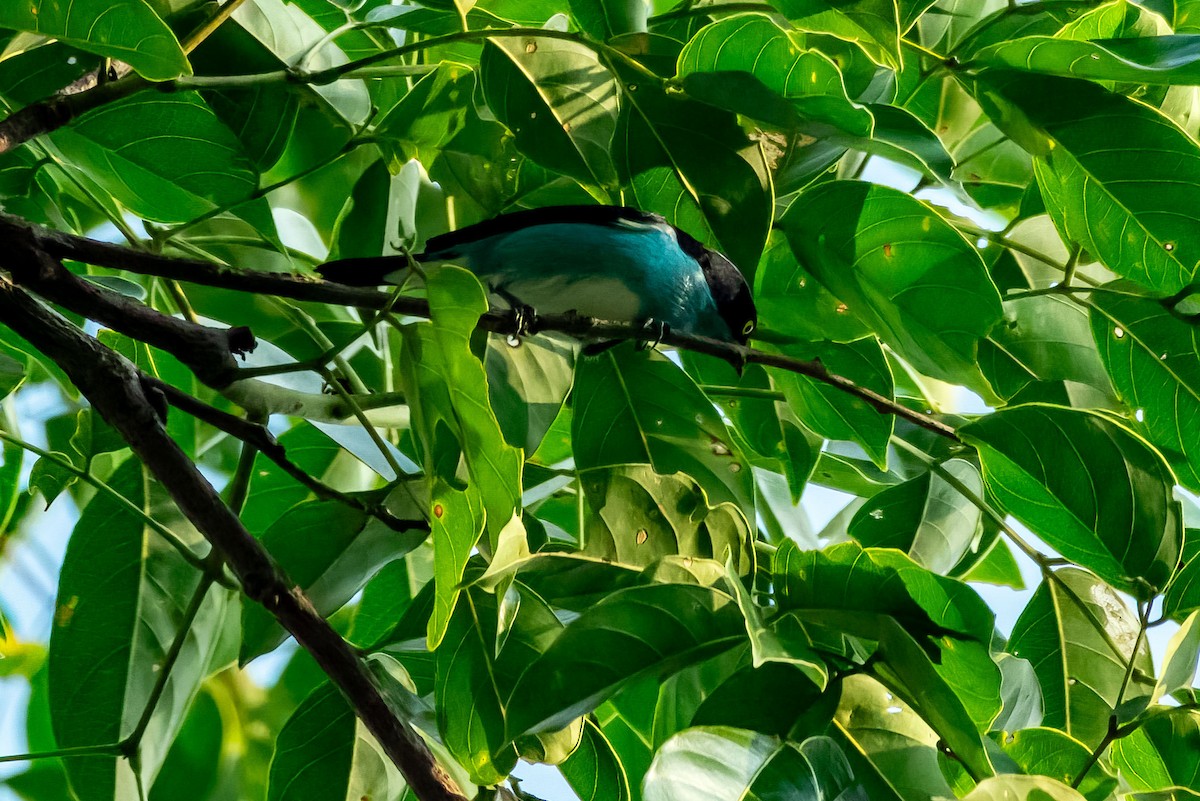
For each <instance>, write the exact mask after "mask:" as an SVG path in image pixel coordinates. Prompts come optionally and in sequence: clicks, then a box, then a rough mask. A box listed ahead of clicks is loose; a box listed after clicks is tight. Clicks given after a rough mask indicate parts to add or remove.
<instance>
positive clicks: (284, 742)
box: [267, 684, 405, 801]
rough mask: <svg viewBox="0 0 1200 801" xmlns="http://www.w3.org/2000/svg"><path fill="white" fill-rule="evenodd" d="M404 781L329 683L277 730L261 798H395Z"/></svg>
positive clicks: (351, 800) (304, 800) (348, 800)
mask: <svg viewBox="0 0 1200 801" xmlns="http://www.w3.org/2000/svg"><path fill="white" fill-rule="evenodd" d="M404 789H405V781H404V777H403V776H401V775H400V771H399V770H397V769H396V766H395V765H393V764H392V761H391V760H390V759H389V758H388V756H387V755H386V754H385V753H384V752H383V749H382V748H381V747H380V745H379V744H378V743H377V742H376V741H375V738H374V737H372V736H371V734H370V732H368V731H367V730H366V728H365V727H364V726H363V724H362V723H360V722H359V721H358V720H357V719H356V718H355V717H354V711H353V710H352V709H351V708H350V705H349V704H348V703H347V702H346V699H345V698H344V697H342V694H341V693H340V692H339V691H338V689H337V688H336V687H334V686H333V685H331V684H324V685H322V686H321V687H319V688H318V689H317V690H315V691H313V693H312V694H311V695H310V696H308V698H306V699H304V702H303V703H302V704H300V707H299V708H298V709H297V710H296V711H295V712H294V713H293V714H292V716H291V717H290V718H289V719H288V721H287V722H286V723H285V724H284V725H283V728H282V729H280V731H279V738H278V740H277V741H276V743H275V755H274V758H273V759H272V760H271V776H270V783H269V785H268V789H267V801H284V800H285V799H286V801H293V799H295V801H307V800H308V799H313V801H316V799H344V801H359V799H362V798H380V799H399V798H400V797H401V796H402V795H403V792H404Z"/></svg>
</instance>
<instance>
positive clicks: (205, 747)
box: [149, 692, 225, 801]
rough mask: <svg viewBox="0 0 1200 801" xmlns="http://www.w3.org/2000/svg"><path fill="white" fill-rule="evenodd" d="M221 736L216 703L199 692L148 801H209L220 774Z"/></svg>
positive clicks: (222, 729)
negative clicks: (185, 800) (176, 800)
mask: <svg viewBox="0 0 1200 801" xmlns="http://www.w3.org/2000/svg"><path fill="white" fill-rule="evenodd" d="M224 734H225V732H224V726H223V724H222V721H221V710H220V708H219V707H218V706H217V702H216V700H215V699H214V698H213V696H212V695H211V694H210V693H208V692H201V693H200V694H199V695H197V696H196V700H195V702H193V703H192V707H191V709H189V710H188V713H187V717H186V718H184V720H183V726H182V728H180V730H179V736H178V737H177V738H176V739H175V744H174V745H172V746H171V750H170V752H168V753H167V758H166V761H164V762H163V766H162V770H161V771H159V774H158V778H157V779H155V780H154V787H153V788H151V790H150V796H149V801H171V799H173V798H183V797H188V798H208V797H209V794H210V793H211V792H212V791H213V790H214V789H215V788H216V784H217V780H218V778H219V775H220V769H221V747H222V745H223V740H224Z"/></svg>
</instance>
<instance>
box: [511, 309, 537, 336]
mask: <svg viewBox="0 0 1200 801" xmlns="http://www.w3.org/2000/svg"><path fill="white" fill-rule="evenodd" d="M512 318H513V332H512V335H511V336H512V338H514V339H517V340H519V339H520V338H521V337H524V336H531V335H533V334H536V333H537V322H538V316H537V312H536V311H535V310H534V308H533V307H532V306H528V305H526V304H524V303H517V304H514V305H513V307H512Z"/></svg>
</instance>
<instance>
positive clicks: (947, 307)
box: [782, 181, 1001, 383]
mask: <svg viewBox="0 0 1200 801" xmlns="http://www.w3.org/2000/svg"><path fill="white" fill-rule="evenodd" d="M782 226H783V229H784V232H785V233H786V234H787V237H788V242H790V243H791V246H792V250H793V251H794V252H795V254H796V258H797V259H799V260H800V261H801V262H802V263H803V264H804V266H805V267H806V268H807V269H808V270H809V271H810V272H811V273H812V274H813V275H815V276H816V277H817V280H819V281H820V282H821V283H822V284H824V285H825V287H826V288H827V289H829V291H830V292H832V293H833V294H834V295H835V296H837V297H838V298H840V299H841V300H842V301H844V302H845V303H846V304H847V305H848V306H849V307H850V311H851V312H853V313H854V314H855V315H857V316H858V317H859V318H861V319H862V320H863V321H864V322H866V323H868V324H869V325H870V326H871V328H872V329H873V330H874V331H875V333H876V334H878V335H879V337H880V338H881V339H882V340H883V341H884V342H885V343H886V344H888V345H890V346H891V347H893V348H895V349H896V350H897V352H899V353H900V354H901V355H902V356H903V357H904V358H905V359H906V360H908V361H909V362H911V363H912V365H913V366H914V367H916V368H917V369H918V370H920V371H921V372H923V373H925V374H926V375H930V376H933V377H935V378H942V379H945V380H949V381H953V382H956V383H963V381H964V380H965V379H968V378H969V377H971V376H972V375H973V374H975V373H976V371H977V370H978V368H977V367H976V358H977V351H978V345H979V340H980V339H982V338H983V337H985V336H986V335H987V333H988V331H989V330H990V329H991V327H992V325H993V324H995V322H996V321H997V320H999V319H1000V315H1001V307H1000V295H999V293H998V292H997V290H996V287H995V285H994V284H993V283H992V281H991V279H990V278H989V277H988V275H987V272H986V270H985V269H984V265H983V261H982V259H981V258H980V256H979V253H978V251H977V250H976V249H975V248H973V247H972V246H971V245H970V244H969V243H968V242H967V241H966V240H965V239H963V237H962V235H961V234H959V233H958V232H957V231H956V230H955V229H954V228H952V227H951V226H950V224H949V223H947V222H946V221H945V220H944V219H942V218H941V217H940V216H939V215H938V214H937V213H935V212H934V211H933V210H932V209H931V208H929V207H928V206H926V205H925V204H923V203H921V202H920V201H919V200H916V199H915V198H913V197H912V196H911V195H908V194H906V193H904V192H900V191H898V190H895V189H889V188H887V187H884V186H876V185H873V184H867V183H862V182H858V181H832V182H829V183H826V184H822V185H820V186H818V187H816V188H815V189H812V190H810V191H807V192H805V193H803V194H802V195H801V196H800V197H799V198H798V199H797V200H796V201H795V202H793V203H792V205H791V206H789V207H788V210H787V212H786V214H785V215H784V217H783V220H782ZM918 231H919V232H920V233H919V234H918V233H917V232H918ZM976 383H978V382H976Z"/></svg>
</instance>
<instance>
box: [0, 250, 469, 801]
mask: <svg viewBox="0 0 1200 801" xmlns="http://www.w3.org/2000/svg"><path fill="white" fill-rule="evenodd" d="M23 244H24V252H22V249H21V248H17V249H16V251H15V252H10V253H13V255H10V256H9V257H8V258H6V259H5V265H4V266H6V267H8V268H9V269H10V270H11V271H12V272H13V274H14V277H15V276H17V275H24V274H26V273H28V272H31V271H32V270H34V269H37V265H38V264H39V263H40V264H41V265H42V266H43V267H45V266H46V265H45V261H46V260H49V259H50V257H49V256H47V255H46V254H45V253H42V252H38V251H33V250H32V249H31V248H30V247H29V243H28V242H26V243H23ZM31 258H32V259H33V260H34V264H33V266H31V265H30V263H29V260H30V259H31ZM22 268H23V269H22ZM59 269H60V270H62V271H63V272H66V271H65V269H63V268H61V265H60V266H59ZM66 285H68V286H69V283H68V284H66ZM72 299H76V298H72ZM108 300H109V301H111V300H112V299H111V298H110V299H108ZM168 319H170V318H168ZM0 321H3V322H4V323H5V324H6V325H8V326H9V327H11V328H12V329H13V331H15V332H16V333H17V334H19V335H20V336H22V337H24V338H25V340H26V341H28V342H29V343H30V344H31V345H32V346H33V347H35V348H37V350H38V351H39V352H41V353H42V354H43V355H45V356H46V357H47V358H48V359H51V360H52V361H54V362H55V363H56V364H57V365H59V366H60V367H61V368H62V369H63V371H64V372H65V373H66V374H67V376H68V377H69V378H70V379H71V381H72V383H74V385H75V386H76V387H77V388H78V389H79V391H80V392H81V393H83V395H84V397H86V398H87V399H88V401H89V402H90V403H91V404H92V407H93V408H94V409H96V411H97V412H99V413H100V415H101V416H102V417H103V418H104V419H105V420H106V421H107V422H108V423H109V425H111V426H112V427H113V428H115V429H116V430H117V431H118V433H120V434H121V436H122V438H124V440H125V441H126V442H127V443H128V444H129V446H130V447H131V448H132V449H133V452H134V453H135V454H136V455H137V456H138V458H140V459H141V460H142V462H143V464H145V465H146V467H147V468H149V470H150V471H151V473H152V474H153V475H154V476H155V478H156V479H157V480H158V481H159V482H160V483H161V484H162V485H163V487H164V488H166V490H167V492H168V493H170V495H171V498H172V499H173V500H174V502H175V504H176V505H177V506H178V507H179V509H180V511H181V512H183V514H184V515H185V516H186V517H187V518H188V520H190V521H191V522H192V524H193V525H195V526H196V528H197V530H199V531H200V532H201V533H202V534H203V535H204V537H205V538H206V539H207V540H208V541H209V542H210V543H211V544H212V546H213V548H214V550H215V552H216V553H217V554H219V555H220V557H221V558H222V559H223V560H224V561H225V563H226V564H228V566H229V567H230V569H231V570H232V571H233V573H234V575H235V576H236V577H237V578H238V580H239V582H240V583H241V586H242V590H243V592H245V593H246V595H247V596H248V597H249V598H251V599H252V600H254V601H257V602H258V603H260V604H262V605H263V606H264V607H266V609H267V610H268V611H269V612H271V613H272V614H273V615H274V616H275V618H276V619H277V620H278V621H279V622H280V623H281V624H282V625H283V627H284V628H285V629H287V630H288V631H289V632H290V633H291V634H292V635H293V636H294V637H295V638H296V641H297V642H298V643H299V644H300V645H301V646H302V647H303V648H305V649H306V650H308V651H309V652H310V653H311V654H312V655H313V657H314V659H316V661H317V663H318V664H319V665H320V666H321V668H322V669H323V670H324V672H325V673H326V675H328V676H329V678H330V680H331V681H333V682H334V684H335V685H337V686H338V687H339V688H340V689H341V691H342V693H343V694H344V695H345V696H346V698H347V699H348V700H349V702H350V704H351V705H352V706H353V708H354V710H355V713H356V714H357V715H358V717H359V719H360V720H362V721H363V723H364V724H365V725H366V727H367V729H368V730H369V731H370V732H371V733H372V734H373V735H374V736H375V738H376V739H377V740H378V741H379V743H380V745H381V746H382V747H383V749H384V751H385V752H386V753H387V754H388V756H389V757H390V758H391V759H392V761H393V762H395V764H396V765H397V766H398V767H399V768H400V771H401V772H402V773H403V774H404V776H405V778H406V779H407V780H408V782H409V785H410V786H411V787H412V789H413V791H414V793H415V794H416V796H417V797H418V798H420V799H422V801H435V800H436V801H465V798H464V797H463V795H462V794H461V792H460V791H459V789H458V787H457V786H456V784H455V783H454V781H453V779H451V778H450V777H449V775H448V774H447V773H446V772H445V770H444V769H443V768H442V767H441V766H440V765H439V764H438V763H437V760H436V759H435V758H434V757H433V755H432V753H431V752H430V751H429V749H428V747H427V746H426V745H425V743H424V741H422V740H421V738H420V737H419V736H418V735H417V734H416V732H415V731H413V729H412V728H411V727H409V726H408V725H407V723H406V722H404V721H403V720H402V719H401V718H400V717H399V716H398V715H397V714H396V713H395V712H394V711H393V710H392V709H391V708H390V707H389V706H388V704H387V701H386V700H385V698H384V695H383V693H382V691H381V689H380V687H379V686H378V684H377V683H376V681H375V679H374V677H373V676H372V674H371V673H370V671H369V670H368V668H367V666H366V664H365V663H364V662H363V661H362V659H360V658H359V656H358V655H357V654H356V653H355V652H354V650H353V649H352V648H351V647H350V646H349V645H348V644H347V643H346V641H345V640H343V639H342V638H341V636H340V635H338V633H337V632H336V631H334V630H333V628H332V627H331V626H330V625H329V623H328V622H326V621H325V619H324V618H323V617H321V615H320V614H318V613H317V611H316V610H315V609H314V608H313V606H312V604H311V603H310V602H309V600H308V599H307V598H306V597H305V595H304V594H303V592H301V591H300V589H299V588H298V587H295V586H293V585H291V582H290V581H289V580H288V578H287V577H286V576H285V575H284V574H283V572H282V571H281V570H280V569H279V567H278V566H277V565H276V564H275V563H274V562H273V561H272V559H271V557H270V555H269V554H268V553H267V552H266V550H264V549H263V547H262V545H261V544H260V543H259V542H258V541H257V540H255V539H254V537H253V536H251V535H250V533H249V532H248V531H247V530H246V529H245V527H244V526H243V525H242V522H241V520H239V519H238V517H237V515H236V514H234V512H233V511H232V510H231V509H230V508H229V507H228V506H227V505H226V504H225V503H224V502H223V501H222V500H221V497H220V496H219V495H218V494H217V491H216V490H215V489H214V488H213V487H212V485H211V484H209V483H208V481H207V480H206V479H205V478H204V476H203V475H202V474H201V473H200V471H199V470H198V469H197V467H196V465H195V464H193V463H192V461H191V459H189V458H188V456H187V454H186V453H184V452H183V450H182V449H181V448H180V447H179V445H178V444H177V443H176V442H175V440H174V439H172V438H171V436H170V435H169V434H168V433H167V431H166V429H165V428H164V427H163V425H162V419H163V406H162V397H161V394H159V388H158V387H156V386H154V385H153V384H152V383H151V380H150V379H149V377H148V376H146V375H145V374H144V373H142V372H141V371H140V370H138V369H137V368H136V367H135V366H134V365H133V364H131V363H130V362H129V361H127V360H126V359H125V358H123V357H122V356H120V355H119V354H117V353H116V352H115V351H113V350H111V349H110V348H107V347H105V346H104V345H103V344H101V343H100V342H99V341H98V340H96V339H95V338H93V337H90V336H88V335H86V334H85V333H84V332H83V331H82V330H80V329H79V328H78V327H76V326H75V325H73V324H71V323H70V322H68V321H67V320H65V319H63V318H62V317H61V316H60V315H58V314H56V313H54V312H53V311H51V310H50V309H48V308H46V307H45V306H43V305H42V304H41V303H39V302H38V301H37V300H36V299H34V298H33V297H32V296H30V295H29V294H27V293H26V292H24V291H23V290H22V289H20V288H19V287H17V286H15V285H14V284H13V283H10V282H9V281H5V280H0ZM227 355H228V354H227Z"/></svg>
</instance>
